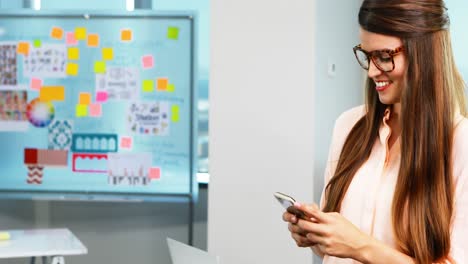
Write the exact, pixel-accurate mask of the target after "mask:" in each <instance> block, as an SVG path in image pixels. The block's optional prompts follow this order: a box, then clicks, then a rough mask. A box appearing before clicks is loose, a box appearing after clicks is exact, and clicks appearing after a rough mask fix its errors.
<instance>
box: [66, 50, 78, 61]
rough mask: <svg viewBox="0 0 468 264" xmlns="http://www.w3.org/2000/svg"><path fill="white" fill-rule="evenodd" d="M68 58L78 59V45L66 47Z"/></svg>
mask: <svg viewBox="0 0 468 264" xmlns="http://www.w3.org/2000/svg"><path fill="white" fill-rule="evenodd" d="M68 59H69V60H79V59H80V49H79V48H78V47H70V48H68Z"/></svg>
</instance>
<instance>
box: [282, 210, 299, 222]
mask: <svg viewBox="0 0 468 264" xmlns="http://www.w3.org/2000/svg"><path fill="white" fill-rule="evenodd" d="M283 221H285V222H289V223H292V224H295V223H297V217H296V216H295V215H293V214H291V213H289V212H284V213H283Z"/></svg>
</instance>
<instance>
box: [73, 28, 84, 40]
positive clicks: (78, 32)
mask: <svg viewBox="0 0 468 264" xmlns="http://www.w3.org/2000/svg"><path fill="white" fill-rule="evenodd" d="M75 39H77V40H85V39H86V28H84V27H77V28H75Z"/></svg>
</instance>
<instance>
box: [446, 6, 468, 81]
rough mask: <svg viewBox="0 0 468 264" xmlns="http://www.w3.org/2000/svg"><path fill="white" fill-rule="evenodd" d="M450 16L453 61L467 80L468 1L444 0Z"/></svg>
mask: <svg viewBox="0 0 468 264" xmlns="http://www.w3.org/2000/svg"><path fill="white" fill-rule="evenodd" d="M445 2H446V4H447V7H448V13H449V16H450V22H451V23H450V24H451V25H450V32H451V35H452V46H453V49H454V54H455V62H456V63H457V66H458V69H459V70H460V72H461V74H462V75H463V78H464V79H465V82H468V50H467V49H466V46H467V43H468V34H467V33H466V32H467V31H466V25H468V16H467V15H466V14H467V12H468V2H466V1H462V0H446V1H445Z"/></svg>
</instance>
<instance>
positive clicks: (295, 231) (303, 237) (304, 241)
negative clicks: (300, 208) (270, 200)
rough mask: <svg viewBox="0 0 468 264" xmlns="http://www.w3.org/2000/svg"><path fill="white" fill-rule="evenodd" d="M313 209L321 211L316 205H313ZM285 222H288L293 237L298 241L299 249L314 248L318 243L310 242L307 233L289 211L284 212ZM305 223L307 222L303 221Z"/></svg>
mask: <svg viewBox="0 0 468 264" xmlns="http://www.w3.org/2000/svg"><path fill="white" fill-rule="evenodd" d="M312 209H317V210H318V209H319V208H318V206H317V205H316V204H313V205H311V210H312ZM283 220H284V221H285V222H288V229H289V231H290V232H291V237H292V238H293V239H294V241H296V244H297V245H298V246H299V247H312V246H315V244H316V243H314V242H312V241H310V240H309V239H308V238H307V233H308V232H307V231H306V230H304V229H302V228H301V227H299V226H298V225H297V223H298V220H299V219H298V218H297V216H295V215H294V214H291V213H289V212H288V211H286V212H284V214H283ZM302 221H305V220H302Z"/></svg>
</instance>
